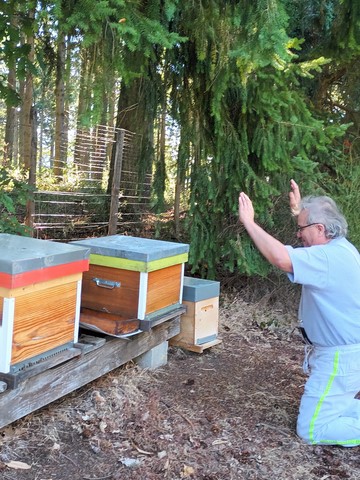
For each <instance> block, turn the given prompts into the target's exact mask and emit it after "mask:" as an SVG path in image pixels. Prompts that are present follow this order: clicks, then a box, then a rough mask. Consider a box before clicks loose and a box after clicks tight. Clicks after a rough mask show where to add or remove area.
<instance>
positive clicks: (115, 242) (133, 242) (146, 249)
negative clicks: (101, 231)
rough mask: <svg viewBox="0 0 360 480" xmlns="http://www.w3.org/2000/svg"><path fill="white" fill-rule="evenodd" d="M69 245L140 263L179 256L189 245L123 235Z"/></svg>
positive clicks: (79, 241)
mask: <svg viewBox="0 0 360 480" xmlns="http://www.w3.org/2000/svg"><path fill="white" fill-rule="evenodd" d="M71 243H72V244H73V245H81V246H84V247H88V248H90V251H91V254H92V255H103V256H109V257H117V258H124V259H128V260H135V261H140V262H152V261H154V260H160V259H162V258H166V257H173V256H175V255H181V254H184V253H187V252H188V251H189V245H187V244H185V243H176V242H167V241H164V240H153V239H150V238H138V237H130V236H125V235H110V236H108V237H99V238H89V239H86V240H78V241H76V242H71Z"/></svg>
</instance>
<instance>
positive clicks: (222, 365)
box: [0, 294, 360, 480]
mask: <svg viewBox="0 0 360 480" xmlns="http://www.w3.org/2000/svg"><path fill="white" fill-rule="evenodd" d="M294 310H295V306H294ZM219 334H220V335H219V336H220V337H221V339H222V343H221V344H219V345H217V346H215V347H212V348H210V349H208V350H205V351H204V352H203V353H202V354H196V353H192V352H189V351H187V350H182V349H179V348H177V347H170V349H169V354H168V364H167V365H166V366H164V367H161V368H159V369H157V370H155V371H146V370H139V368H138V367H137V366H136V365H135V364H133V363H132V362H130V363H128V364H126V365H125V366H124V367H122V368H119V369H117V370H115V371H113V372H111V373H110V374H108V375H106V376H104V377H102V378H101V379H99V380H97V381H95V382H93V383H91V384H88V385H87V386H86V387H84V388H82V389H80V390H78V391H76V392H74V393H72V394H71V395H68V396H66V397H64V398H62V399H61V400H59V401H57V402H54V403H53V404H51V405H50V406H48V407H46V408H43V409H41V410H39V411H37V412H34V413H33V414H31V415H28V416H27V417H25V418H23V419H21V420H19V421H17V422H15V423H13V424H12V425H10V426H8V427H6V428H4V429H2V430H0V478H1V479H2V480H15V479H16V480H64V479H72V480H105V479H109V480H110V479H111V480H120V479H127V480H132V479H136V480H140V479H141V480H152V479H171V480H177V479H190V480H191V479H202V480H217V479H221V480H232V479H234V480H235V479H236V480H238V479H249V480H255V479H263V480H265V479H266V480H279V479H281V480H282V479H284V480H312V479H321V480H325V479H331V480H340V479H354V480H355V479H358V478H360V456H359V453H360V451H359V447H356V448H348V449H346V448H341V447H330V446H325V447H319V446H307V445H304V444H303V443H302V442H301V441H300V440H299V439H298V438H297V436H296V434H295V424H296V416H297V411H298V406H299V401H300V397H301V394H302V390H303V386H304V382H305V376H304V374H303V373H302V369H301V364H302V356H303V346H302V343H301V340H300V337H299V336H298V333H297V331H296V329H295V317H294V316H293V314H292V313H285V312H284V311H282V309H281V308H276V307H275V306H272V307H270V306H269V305H268V304H266V302H265V303H264V302H248V303H246V302H245V301H244V300H242V299H241V298H240V295H239V294H235V295H228V296H225V297H222V299H221V308H220V326H219Z"/></svg>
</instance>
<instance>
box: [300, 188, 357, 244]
mask: <svg viewBox="0 0 360 480" xmlns="http://www.w3.org/2000/svg"><path fill="white" fill-rule="evenodd" d="M300 209H301V210H306V211H307V212H308V218H307V221H308V223H321V224H322V225H324V227H325V236H326V238H338V237H346V234H347V229H348V224H347V221H346V219H345V217H344V216H343V215H342V213H341V212H340V210H339V208H338V206H337V205H336V203H335V202H334V200H333V199H332V198H330V197H325V196H321V197H315V196H308V197H305V198H303V199H302V200H301V203H300Z"/></svg>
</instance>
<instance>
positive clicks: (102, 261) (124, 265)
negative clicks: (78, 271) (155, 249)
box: [90, 253, 188, 272]
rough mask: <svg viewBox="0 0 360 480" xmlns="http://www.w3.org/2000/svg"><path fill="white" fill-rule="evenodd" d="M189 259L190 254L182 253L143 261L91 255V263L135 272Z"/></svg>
mask: <svg viewBox="0 0 360 480" xmlns="http://www.w3.org/2000/svg"><path fill="white" fill-rule="evenodd" d="M187 260H188V254H187V253H182V254H180V255H174V256H172V257H165V258H160V259H159V260H153V261H152V262H141V261H139V260H129V259H128V258H118V257H109V256H105V255H97V254H96V253H92V254H91V255H90V265H101V266H103V267H111V268H120V269H123V270H132V271H134V272H154V271H155V270H160V269H162V268H166V267H171V266H172V265H178V264H179V263H185V262H187Z"/></svg>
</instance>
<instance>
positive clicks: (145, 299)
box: [73, 235, 189, 335]
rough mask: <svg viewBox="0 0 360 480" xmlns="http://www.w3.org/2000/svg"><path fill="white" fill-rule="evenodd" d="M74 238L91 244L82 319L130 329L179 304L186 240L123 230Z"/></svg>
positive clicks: (116, 330)
mask: <svg viewBox="0 0 360 480" xmlns="http://www.w3.org/2000/svg"><path fill="white" fill-rule="evenodd" d="M73 243H74V244H75V245H82V246H85V247H88V248H90V250H91V253H90V268H89V271H88V272H86V273H85V274H84V277H83V288H82V299H81V314H80V323H81V325H83V326H85V327H88V328H90V329H94V330H101V331H103V332H105V333H109V334H112V335H123V334H129V333H132V332H134V331H137V330H138V329H139V327H140V328H141V329H147V327H146V323H147V322H148V323H149V324H150V323H151V320H152V319H153V318H154V317H156V316H157V317H158V316H161V315H162V314H164V315H165V314H167V313H170V312H171V311H174V310H175V309H176V308H179V306H180V304H181V302H182V290H183V277H184V263H185V262H186V261H187V258H188V250H189V246H188V245H186V244H183V243H175V242H165V241H162V240H152V239H148V238H137V237H131V236H124V235H111V236H108V237H101V238H91V239H87V240H79V241H77V242H73Z"/></svg>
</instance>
